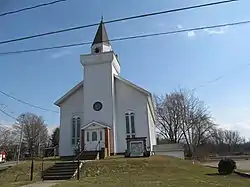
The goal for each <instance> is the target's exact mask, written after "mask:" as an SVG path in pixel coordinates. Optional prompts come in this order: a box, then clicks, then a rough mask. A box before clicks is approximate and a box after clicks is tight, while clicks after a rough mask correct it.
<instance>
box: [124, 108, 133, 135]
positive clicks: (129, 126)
mask: <svg viewBox="0 0 250 187" xmlns="http://www.w3.org/2000/svg"><path fill="white" fill-rule="evenodd" d="M125 123H126V135H127V138H135V114H134V113H133V112H127V113H126V114H125Z"/></svg>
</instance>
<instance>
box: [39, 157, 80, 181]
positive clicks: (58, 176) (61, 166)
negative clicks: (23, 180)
mask: <svg viewBox="0 0 250 187" xmlns="http://www.w3.org/2000/svg"><path fill="white" fill-rule="evenodd" d="M77 167H78V163H77V162H73V161H72V162H59V163H56V164H55V165H54V166H52V167H50V168H49V169H47V170H45V171H44V172H43V176H42V178H43V180H68V179H71V178H72V177H73V175H74V174H75V172H77Z"/></svg>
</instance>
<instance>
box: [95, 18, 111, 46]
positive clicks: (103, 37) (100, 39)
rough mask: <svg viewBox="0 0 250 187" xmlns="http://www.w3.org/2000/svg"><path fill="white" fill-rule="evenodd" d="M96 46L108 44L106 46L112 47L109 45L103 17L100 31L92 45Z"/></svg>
mask: <svg viewBox="0 0 250 187" xmlns="http://www.w3.org/2000/svg"><path fill="white" fill-rule="evenodd" d="M95 44H106V45H110V43H109V39H108V35H107V31H106V28H105V25H104V22H103V16H102V19H101V22H100V24H99V27H98V30H97V32H96V35H95V39H94V41H93V43H92V46H93V45H95Z"/></svg>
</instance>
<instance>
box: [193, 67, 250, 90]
mask: <svg viewBox="0 0 250 187" xmlns="http://www.w3.org/2000/svg"><path fill="white" fill-rule="evenodd" d="M243 65H244V67H245V66H250V63H247V64H243ZM231 71H235V68H232V70H231ZM231 71H229V72H228V73H230V72H231ZM226 75H227V73H225V74H224V75H220V76H218V77H216V78H215V79H212V80H210V81H208V82H206V83H204V84H202V85H200V86H198V87H196V88H193V89H192V91H195V90H197V89H199V88H203V87H205V86H206V85H207V84H211V83H214V82H217V81H219V80H221V79H223V78H224V77H225V76H226Z"/></svg>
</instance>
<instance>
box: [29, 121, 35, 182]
mask: <svg viewBox="0 0 250 187" xmlns="http://www.w3.org/2000/svg"><path fill="white" fill-rule="evenodd" d="M31 129H32V138H31V166H30V181H32V180H33V172H34V138H35V133H34V124H32V127H31Z"/></svg>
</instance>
